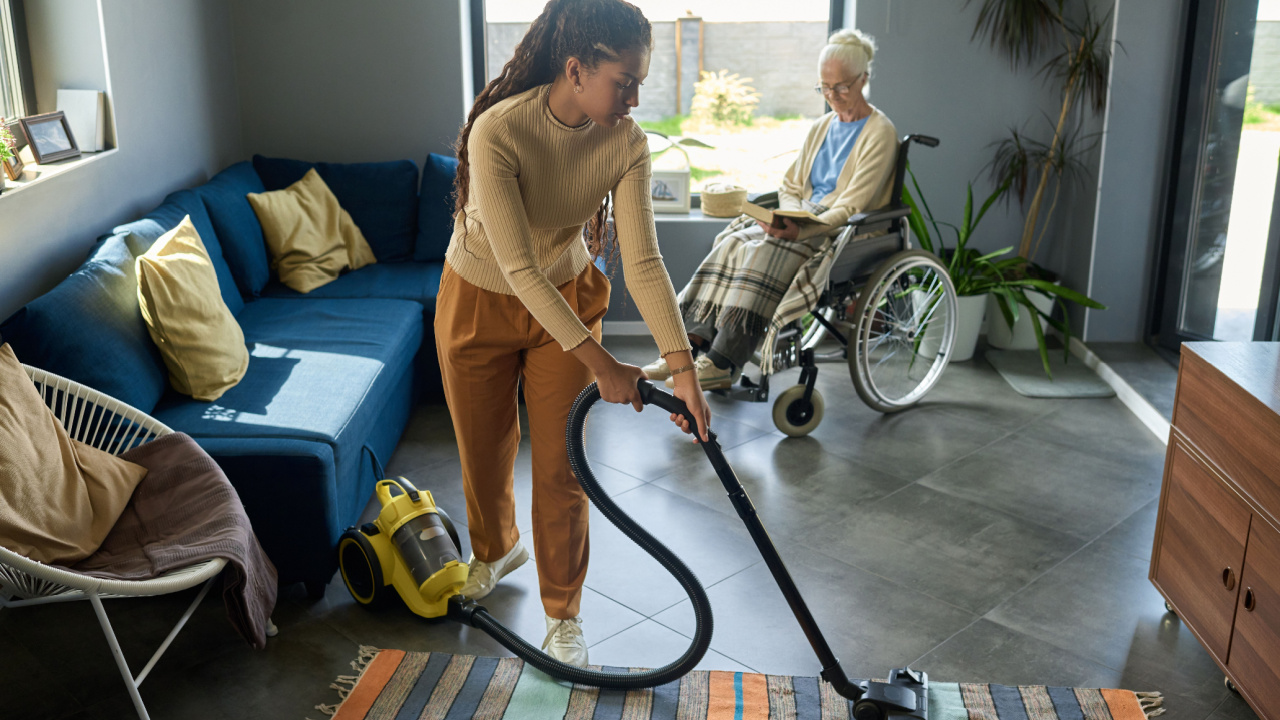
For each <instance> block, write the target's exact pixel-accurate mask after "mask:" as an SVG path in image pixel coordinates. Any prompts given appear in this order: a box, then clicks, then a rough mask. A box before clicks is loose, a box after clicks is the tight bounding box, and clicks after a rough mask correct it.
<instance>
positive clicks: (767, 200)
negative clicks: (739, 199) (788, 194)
mask: <svg viewBox="0 0 1280 720" xmlns="http://www.w3.org/2000/svg"><path fill="white" fill-rule="evenodd" d="M747 199H748V200H750V201H751V202H753V203H755V204H756V205H759V206H760V207H762V208H769V209H770V210H772V209H773V208H776V207H778V191H777V190H773V191H771V192H765V193H760V194H759V195H748V196H747Z"/></svg>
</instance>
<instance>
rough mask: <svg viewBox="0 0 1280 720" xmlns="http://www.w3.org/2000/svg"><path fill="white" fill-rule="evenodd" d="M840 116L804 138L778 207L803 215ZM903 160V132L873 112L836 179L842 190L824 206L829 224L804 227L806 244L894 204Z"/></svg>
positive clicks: (817, 124) (828, 117)
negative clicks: (812, 176) (816, 165)
mask: <svg viewBox="0 0 1280 720" xmlns="http://www.w3.org/2000/svg"><path fill="white" fill-rule="evenodd" d="M835 118H836V114H835V112H834V111H832V112H829V113H827V114H826V115H823V116H822V117H820V118H818V119H817V120H816V121H814V123H813V126H812V127H810V128H809V134H808V135H807V136H806V137H805V139H804V146H803V147H801V149H800V156H799V157H797V158H796V161H795V162H794V163H792V164H791V168H790V169H788V170H787V174H786V175H784V176H783V178H782V187H780V188H779V189H778V207H780V208H782V209H784V210H799V209H801V207H800V201H801V199H802V198H804V199H807V198H808V197H809V196H810V195H811V194H812V193H813V185H812V184H811V183H810V182H809V173H810V172H811V171H812V170H813V160H814V158H815V157H817V155H818V150H819V149H820V148H821V147H822V143H823V141H824V140H826V138H827V130H828V129H829V128H830V127H831V123H832V121H833V120H835ZM897 157H898V131H897V129H896V128H895V127H894V126H893V122H891V121H890V120H889V118H888V117H886V116H885V114H884V113H882V112H880V111H879V110H877V109H876V108H875V107H872V108H871V115H870V116H869V117H868V118H867V124H866V125H864V126H863V127H862V132H861V133H860V134H859V135H858V140H857V141H856V142H855V143H854V144H853V149H851V150H850V151H849V157H848V159H846V160H845V162H844V167H843V168H842V169H841V170H840V177H839V178H837V179H836V188H835V190H832V191H831V193H830V194H828V195H827V196H826V197H824V198H822V199H821V200H820V201H819V202H820V203H821V204H823V205H825V206H827V207H828V208H830V209H829V210H827V211H826V212H824V213H822V214H821V215H819V216H818V217H819V218H821V219H822V222H823V223H824V224H822V225H817V224H811V225H803V226H801V228H800V239H805V238H809V237H812V236H814V235H821V234H833V233H835V232H836V231H837V228H839V226H841V225H843V224H845V222H847V221H848V220H849V218H850V217H852V216H853V215H856V214H858V213H861V212H867V211H868V210H876V209H879V208H882V207H884V206H885V205H888V204H889V200H890V198H889V195H891V194H892V193H893V171H894V161H895V160H896V159H897Z"/></svg>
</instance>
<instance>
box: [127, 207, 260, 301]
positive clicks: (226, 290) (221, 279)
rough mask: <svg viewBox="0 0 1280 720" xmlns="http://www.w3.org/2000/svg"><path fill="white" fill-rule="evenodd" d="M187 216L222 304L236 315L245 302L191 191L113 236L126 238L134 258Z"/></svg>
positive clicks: (203, 211)
mask: <svg viewBox="0 0 1280 720" xmlns="http://www.w3.org/2000/svg"><path fill="white" fill-rule="evenodd" d="M188 215H190V216H191V224H192V225H193V226H195V229H196V232H197V233H199V234H200V242H202V243H204V249H205V251H206V252H208V253H209V261H210V262H212V263H213V270H214V272H215V273H216V274H217V276H218V291H219V292H220V293H221V294H222V301H223V302H225V303H226V304H227V309H228V310H230V311H231V314H232V315H239V314H240V311H241V310H243V309H244V299H243V298H241V297H240V290H239V289H238V288H237V287H236V281H235V280H234V279H232V277H231V268H229V267H228V266H227V261H226V259H225V258H223V256H222V244H221V242H220V241H219V240H218V234H217V233H216V232H214V230H213V223H212V222H211V221H210V220H209V211H208V210H205V207H204V202H203V201H202V200H201V199H200V196H199V195H197V194H195V193H194V192H192V191H191V190H179V191H178V192H176V193H173V194H171V195H169V197H167V198H165V199H164V202H163V203H161V205H160V207H158V208H156V209H155V210H152V211H151V212H149V213H147V215H146V217H144V218H142V219H141V220H135V221H133V222H131V223H128V224H127V225H121V226H119V227H117V228H116V229H115V230H114V231H113V233H114V234H116V235H123V236H125V242H126V243H127V244H128V246H129V251H130V252H132V253H133V255H134V257H137V256H139V255H142V254H143V253H145V252H146V251H147V250H149V249H150V248H151V245H152V243H154V242H155V241H156V240H159V239H160V236H161V235H164V234H165V233H167V232H169V231H170V230H172V229H174V228H176V227H178V223H180V222H182V218H184V217H186V216H188Z"/></svg>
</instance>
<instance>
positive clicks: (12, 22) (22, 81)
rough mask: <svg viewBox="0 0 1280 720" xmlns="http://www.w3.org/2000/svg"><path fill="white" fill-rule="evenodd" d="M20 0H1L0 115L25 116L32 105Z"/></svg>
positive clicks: (8, 118) (6, 117)
mask: <svg viewBox="0 0 1280 720" xmlns="http://www.w3.org/2000/svg"><path fill="white" fill-rule="evenodd" d="M33 90H34V88H33V87H32V81H31V57H30V52H29V50H28V47H27V33H26V14H25V12H24V8H23V4H22V0H0V117H3V118H4V119H5V120H6V121H13V120H17V119H18V118H21V117H25V116H26V115H28V114H29V113H28V110H29V109H30V108H31V107H33V106H34V105H35V103H34V99H33V97H32V96H33V94H34V92H33Z"/></svg>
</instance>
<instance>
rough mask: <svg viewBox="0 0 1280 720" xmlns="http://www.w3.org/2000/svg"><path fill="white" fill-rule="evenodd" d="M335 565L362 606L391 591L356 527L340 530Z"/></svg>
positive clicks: (362, 534) (369, 545)
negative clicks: (342, 531) (340, 535)
mask: <svg viewBox="0 0 1280 720" xmlns="http://www.w3.org/2000/svg"><path fill="white" fill-rule="evenodd" d="M446 528H448V526H446ZM338 569H339V570H341V571H342V581H343V582H345V583H346V584H347V590H350V591H351V597H353V598H355V600H356V602H357V603H359V604H361V605H363V606H364V607H374V606H376V605H379V604H381V603H382V602H384V601H385V600H386V598H387V597H388V596H389V595H390V594H391V592H392V591H391V589H390V588H388V587H387V585H386V582H384V581H383V578H382V563H381V562H380V561H379V560H378V555H377V553H375V552H374V551H373V544H372V543H370V542H369V538H367V537H365V535H364V533H362V532H360V530H359V529H357V528H352V529H350V530H348V531H346V532H344V533H342V537H341V538H339V540H338Z"/></svg>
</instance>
